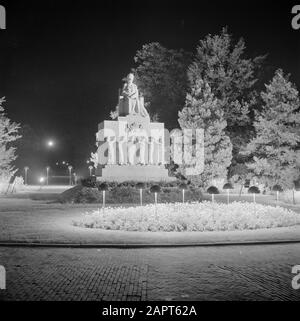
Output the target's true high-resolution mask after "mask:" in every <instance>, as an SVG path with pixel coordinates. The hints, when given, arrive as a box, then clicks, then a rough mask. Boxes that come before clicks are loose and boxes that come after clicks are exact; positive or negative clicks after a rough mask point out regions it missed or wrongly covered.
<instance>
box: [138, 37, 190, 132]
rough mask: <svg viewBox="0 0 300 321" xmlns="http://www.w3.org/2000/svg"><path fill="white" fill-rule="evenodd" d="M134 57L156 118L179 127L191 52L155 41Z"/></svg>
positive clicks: (153, 115)
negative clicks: (178, 115)
mask: <svg viewBox="0 0 300 321" xmlns="http://www.w3.org/2000/svg"><path fill="white" fill-rule="evenodd" d="M134 59H135V62H136V64H137V68H136V69H135V70H134V73H135V74H136V79H137V84H138V86H139V89H140V92H142V94H143V95H144V97H145V101H146V102H149V103H150V114H151V116H152V118H153V117H154V118H156V120H158V119H159V120H160V121H163V122H164V123H165V125H166V127H167V128H169V129H173V128H175V127H177V126H178V124H177V119H176V117H174V115H177V113H178V111H179V110H180V109H181V108H182V106H183V105H184V101H185V96H186V92H187V83H188V82H187V68H188V66H189V64H190V63H191V54H189V53H187V52H185V51H184V50H182V49H180V50H172V49H167V48H165V47H163V46H162V45H161V44H159V43H158V42H153V43H149V44H146V45H144V46H143V47H142V49H140V50H138V51H137V53H136V55H135V58H134Z"/></svg>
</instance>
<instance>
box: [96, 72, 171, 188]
mask: <svg viewBox="0 0 300 321" xmlns="http://www.w3.org/2000/svg"><path fill="white" fill-rule="evenodd" d="M133 80H134V75H133V74H131V73H130V74H129V75H128V76H127V80H126V83H125V84H124V86H123V89H122V91H121V92H120V95H119V103H118V106H117V109H116V112H115V113H116V116H117V117H116V120H105V121H103V122H101V123H100V124H99V125H98V132H97V133H96V146H97V151H96V153H92V157H91V159H92V161H93V162H94V166H95V168H96V176H97V180H99V181H116V182H123V181H156V182H158V181H172V180H175V178H174V177H169V175H168V170H167V169H166V167H165V165H166V160H167V159H168V158H167V155H168V154H167V153H168V150H166V149H165V140H166V139H168V138H169V137H165V136H166V135H165V128H164V124H163V123H158V122H151V121H150V117H149V114H148V112H147V110H146V108H145V106H144V98H143V97H142V96H141V95H140V94H139V91H138V88H137V86H136V84H134V83H133Z"/></svg>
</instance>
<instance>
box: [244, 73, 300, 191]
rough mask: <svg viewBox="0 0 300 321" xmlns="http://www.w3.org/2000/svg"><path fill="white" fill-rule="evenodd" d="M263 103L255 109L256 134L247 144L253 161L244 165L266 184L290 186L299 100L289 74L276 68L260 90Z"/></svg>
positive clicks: (295, 168)
mask: <svg viewBox="0 0 300 321" xmlns="http://www.w3.org/2000/svg"><path fill="white" fill-rule="evenodd" d="M261 97H262V100H263V107H262V111H261V112H257V113H256V121H255V122H254V127H255V132H256V137H254V138H253V139H252V140H251V142H250V143H249V144H248V146H247V153H250V154H251V155H252V157H253V161H252V162H251V163H249V164H247V166H248V167H249V168H250V169H251V170H253V172H254V174H255V175H256V176H257V178H258V179H259V180H260V181H261V182H262V183H263V184H265V186H266V187H267V188H272V187H273V186H274V185H275V184H278V185H281V186H282V187H283V188H291V187H293V185H294V183H293V182H294V181H295V180H297V179H298V178H299V175H300V171H299V164H297V162H299V161H298V160H297V159H298V157H299V143H300V112H299V107H300V101H299V96H298V91H297V89H296V87H295V86H294V85H293V84H292V83H291V82H290V81H289V76H288V75H284V73H283V71H282V70H280V69H279V70H277V71H276V72H275V75H274V77H273V79H272V81H271V82H270V83H269V84H268V85H266V89H265V91H264V92H262V93H261Z"/></svg>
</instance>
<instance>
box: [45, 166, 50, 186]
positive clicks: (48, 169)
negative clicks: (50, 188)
mask: <svg viewBox="0 0 300 321" xmlns="http://www.w3.org/2000/svg"><path fill="white" fill-rule="evenodd" d="M49 171H50V167H49V166H47V167H46V173H47V175H46V184H47V185H49Z"/></svg>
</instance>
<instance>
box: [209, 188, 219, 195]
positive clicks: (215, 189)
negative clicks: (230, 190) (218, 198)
mask: <svg viewBox="0 0 300 321" xmlns="http://www.w3.org/2000/svg"><path fill="white" fill-rule="evenodd" d="M207 193H209V194H220V192H219V190H218V188H217V187H216V186H210V187H209V188H208V189H207Z"/></svg>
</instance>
